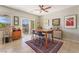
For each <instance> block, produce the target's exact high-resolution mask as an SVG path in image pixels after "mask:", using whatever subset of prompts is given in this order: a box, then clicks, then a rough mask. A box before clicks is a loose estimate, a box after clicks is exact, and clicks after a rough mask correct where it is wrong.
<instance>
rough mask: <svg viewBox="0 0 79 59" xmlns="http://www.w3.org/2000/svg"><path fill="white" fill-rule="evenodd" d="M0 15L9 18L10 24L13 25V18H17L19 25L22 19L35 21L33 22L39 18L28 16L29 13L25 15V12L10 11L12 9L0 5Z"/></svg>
mask: <svg viewBox="0 0 79 59" xmlns="http://www.w3.org/2000/svg"><path fill="white" fill-rule="evenodd" d="M0 15H8V16H10V18H11V20H12V24H13V19H14V16H19V19H20V23H21V20H22V18H24V17H25V18H27V19H29V20H35V21H37V20H38V18H39V17H38V16H36V15H32V14H29V13H26V12H23V11H19V10H16V9H12V8H9V7H6V6H2V5H0ZM20 25H21V24H20Z"/></svg>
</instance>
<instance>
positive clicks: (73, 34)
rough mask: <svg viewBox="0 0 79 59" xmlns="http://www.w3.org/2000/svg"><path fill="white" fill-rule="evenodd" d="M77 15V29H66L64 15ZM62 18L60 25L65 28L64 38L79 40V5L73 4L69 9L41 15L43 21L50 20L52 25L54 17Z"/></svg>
mask: <svg viewBox="0 0 79 59" xmlns="http://www.w3.org/2000/svg"><path fill="white" fill-rule="evenodd" d="M74 14H76V15H77V28H76V29H66V28H65V27H64V17H65V16H68V15H74ZM54 18H60V19H61V21H60V27H61V28H62V30H63V34H64V38H65V39H66V40H67V39H68V40H73V41H79V6H73V7H70V8H67V9H63V10H61V11H57V12H53V13H51V14H48V15H45V16H42V17H41V22H42V25H44V24H43V20H50V26H52V19H54Z"/></svg>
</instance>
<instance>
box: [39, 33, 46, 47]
mask: <svg viewBox="0 0 79 59" xmlns="http://www.w3.org/2000/svg"><path fill="white" fill-rule="evenodd" d="M38 36H39V38H38V40H39V44H40V47H42V46H43V45H44V41H45V35H44V34H43V33H42V32H38Z"/></svg>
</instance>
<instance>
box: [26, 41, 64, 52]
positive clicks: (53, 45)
mask: <svg viewBox="0 0 79 59" xmlns="http://www.w3.org/2000/svg"><path fill="white" fill-rule="evenodd" d="M25 43H26V44H28V45H29V46H30V47H31V48H32V49H33V50H34V51H35V52H36V53H57V52H58V50H59V49H60V48H61V46H62V44H63V42H62V41H59V40H54V41H53V42H52V41H48V48H45V46H42V47H40V44H38V43H37V40H30V41H26V42H25Z"/></svg>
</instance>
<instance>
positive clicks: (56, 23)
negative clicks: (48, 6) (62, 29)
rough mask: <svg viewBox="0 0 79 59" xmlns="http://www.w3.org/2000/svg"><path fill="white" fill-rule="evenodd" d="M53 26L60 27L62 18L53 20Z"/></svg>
mask: <svg viewBox="0 0 79 59" xmlns="http://www.w3.org/2000/svg"><path fill="white" fill-rule="evenodd" d="M52 25H53V26H60V18H56V19H52Z"/></svg>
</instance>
